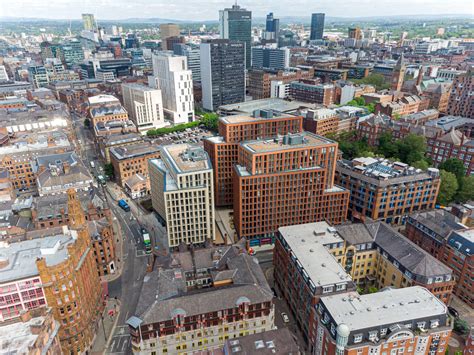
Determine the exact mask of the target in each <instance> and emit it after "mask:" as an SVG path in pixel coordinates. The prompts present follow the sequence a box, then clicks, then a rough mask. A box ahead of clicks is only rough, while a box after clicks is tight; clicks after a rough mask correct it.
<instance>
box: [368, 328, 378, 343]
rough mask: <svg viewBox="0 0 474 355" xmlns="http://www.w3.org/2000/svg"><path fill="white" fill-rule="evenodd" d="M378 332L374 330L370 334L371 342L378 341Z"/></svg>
mask: <svg viewBox="0 0 474 355" xmlns="http://www.w3.org/2000/svg"><path fill="white" fill-rule="evenodd" d="M377 333H378V332H377V331H376V330H372V331H370V332H369V340H370V341H377V340H376V339H377Z"/></svg>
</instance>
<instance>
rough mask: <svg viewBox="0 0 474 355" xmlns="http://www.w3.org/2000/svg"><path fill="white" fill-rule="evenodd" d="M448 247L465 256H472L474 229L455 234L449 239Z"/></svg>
mask: <svg viewBox="0 0 474 355" xmlns="http://www.w3.org/2000/svg"><path fill="white" fill-rule="evenodd" d="M448 245H449V246H450V247H452V248H453V249H456V250H458V251H459V252H460V253H462V254H464V255H467V256H471V255H472V252H473V251H474V229H472V228H471V229H465V230H460V231H455V232H453V233H452V234H451V235H450V236H449V238H448Z"/></svg>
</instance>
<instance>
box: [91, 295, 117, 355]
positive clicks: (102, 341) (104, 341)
mask: <svg viewBox="0 0 474 355" xmlns="http://www.w3.org/2000/svg"><path fill="white" fill-rule="evenodd" d="M120 304H121V302H120V301H119V300H117V299H114V298H109V299H108V300H107V304H106V306H105V309H104V313H103V314H102V319H101V320H99V328H98V329H97V334H96V335H95V338H94V342H93V343H92V347H91V354H95V355H98V354H104V353H105V351H106V349H107V347H108V345H109V344H110V342H111V340H112V338H111V336H112V333H113V332H114V330H115V328H116V326H117V321H118V318H119V315H120Z"/></svg>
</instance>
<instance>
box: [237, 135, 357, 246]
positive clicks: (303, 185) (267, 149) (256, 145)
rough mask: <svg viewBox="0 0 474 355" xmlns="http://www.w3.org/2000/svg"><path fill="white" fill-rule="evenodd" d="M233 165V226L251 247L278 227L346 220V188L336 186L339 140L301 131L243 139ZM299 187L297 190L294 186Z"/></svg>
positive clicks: (267, 238)
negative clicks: (257, 138) (236, 159)
mask: <svg viewBox="0 0 474 355" xmlns="http://www.w3.org/2000/svg"><path fill="white" fill-rule="evenodd" d="M238 157H239V158H238V163H237V164H236V165H234V171H233V179H234V184H233V187H234V224H235V229H236V231H237V234H238V236H239V237H245V238H247V239H249V240H250V244H251V245H258V244H267V243H273V241H274V237H275V233H276V232H277V230H278V228H279V227H282V226H287V225H291V224H295V223H309V222H317V221H322V220H326V221H328V222H329V223H332V224H338V223H342V222H344V221H345V220H346V214H347V205H348V202H349V192H348V191H347V190H344V189H343V188H340V187H338V186H336V185H335V184H334V172H335V166H336V159H337V143H336V142H334V141H332V140H330V139H326V138H324V137H321V136H317V135H315V134H313V133H309V132H302V133H295V134H286V135H284V136H277V137H274V138H273V139H259V140H253V141H246V142H242V143H240V144H239V146H238ZM296 187H297V188H296Z"/></svg>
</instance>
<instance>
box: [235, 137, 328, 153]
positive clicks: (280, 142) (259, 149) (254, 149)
mask: <svg viewBox="0 0 474 355" xmlns="http://www.w3.org/2000/svg"><path fill="white" fill-rule="evenodd" d="M333 143H334V141H332V140H330V139H328V138H325V137H322V136H318V135H316V134H314V133H311V132H302V133H295V134H287V135H285V136H280V137H276V138H274V139H262V140H252V141H247V142H243V143H241V145H242V147H243V148H244V149H246V150H248V151H250V152H251V153H265V152H276V151H282V150H291V149H301V148H308V147H319V146H322V145H326V144H333Z"/></svg>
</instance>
